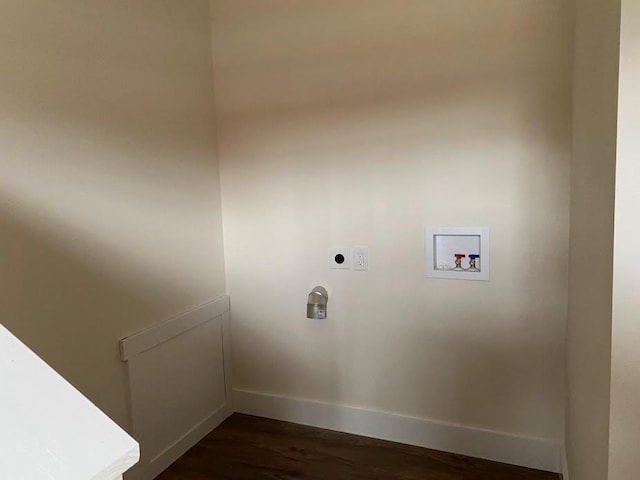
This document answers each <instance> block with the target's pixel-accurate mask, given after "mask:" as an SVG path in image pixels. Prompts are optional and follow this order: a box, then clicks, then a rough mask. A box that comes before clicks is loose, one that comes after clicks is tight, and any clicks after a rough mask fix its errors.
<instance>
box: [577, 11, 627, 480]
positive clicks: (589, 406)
mask: <svg viewBox="0 0 640 480" xmlns="http://www.w3.org/2000/svg"><path fill="white" fill-rule="evenodd" d="M576 6H577V9H576V37H575V64H574V97H573V98H574V105H573V125H574V127H573V160H572V164H571V240H570V242H571V246H570V252H571V253H570V257H571V260H570V276H569V309H568V320H567V383H568V396H567V422H566V440H565V442H566V450H567V460H568V466H569V472H570V474H571V479H572V480H603V479H605V478H607V468H608V445H609V443H608V442H609V439H608V431H609V393H610V376H611V375H610V373H611V372H610V368H611V308H612V307H611V298H612V297H611V296H612V272H613V268H612V262H613V221H614V220H613V219H614V195H615V175H616V135H617V130H616V115H617V92H618V48H619V25H620V22H619V21H620V2H619V1H610V0H578V2H577V4H576Z"/></svg>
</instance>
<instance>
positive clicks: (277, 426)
mask: <svg viewBox="0 0 640 480" xmlns="http://www.w3.org/2000/svg"><path fill="white" fill-rule="evenodd" d="M560 478H561V476H560V475H558V474H553V473H547V472H541V471H537V470H531V469H527V468H522V467H515V466H511V465H504V464H501V463H496V462H490V461H487V460H479V459H475V458H469V457H464V456H461V455H454V454H450V453H443V452H438V451H435V450H428V449H425V448H420V447H412V446H408V445H402V444H399V443H393V442H386V441H383V440H375V439H371V438H366V437H360V436H356V435H349V434H345V433H337V432H332V431H329V430H322V429H319V428H312V427H306V426H302V425H296V424H292V423H286V422H279V421H275V420H267V419H263V418H257V417H250V416H247V415H239V414H235V415H233V416H232V417H230V418H229V419H227V420H226V421H225V422H224V423H223V424H222V425H220V426H219V427H218V428H217V429H216V430H214V431H213V432H211V433H210V434H209V435H208V436H207V437H205V438H204V439H203V440H202V441H201V442H200V443H198V444H197V445H196V446H195V447H193V448H192V449H191V450H189V451H188V452H187V453H186V454H185V455H184V456H183V457H182V458H180V459H179V460H178V461H177V462H176V463H174V464H173V465H172V466H171V467H169V468H168V469H167V470H165V471H164V472H163V473H162V474H161V475H160V476H159V477H157V480H213V479H216V480H253V479H256V480H289V479H292V480H293V479H295V480H558V479H560Z"/></svg>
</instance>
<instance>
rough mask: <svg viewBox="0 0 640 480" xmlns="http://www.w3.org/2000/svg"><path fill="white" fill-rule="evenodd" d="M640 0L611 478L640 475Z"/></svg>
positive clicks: (620, 202)
mask: <svg viewBox="0 0 640 480" xmlns="http://www.w3.org/2000/svg"><path fill="white" fill-rule="evenodd" d="M639 85H640V2H638V1H637V0H623V1H622V24H621V36H620V90H619V111H618V158H617V171H616V209H615V215H616V224H615V247H614V262H613V266H614V273H613V328H612V359H611V427H610V435H611V436H610V444H609V452H610V457H609V480H626V479H628V478H637V476H638V472H640V457H639V456H638V445H640V357H639V352H640V348H639V346H640V322H638V312H639V311H640V296H639V295H638V284H639V281H638V278H639V275H640V259H639V258H638V247H639V246H640V225H638V211H640V190H639V189H638V179H640V164H639V162H638V159H639V158H640V140H639V139H638V126H639V125H640V90H638V86H639Z"/></svg>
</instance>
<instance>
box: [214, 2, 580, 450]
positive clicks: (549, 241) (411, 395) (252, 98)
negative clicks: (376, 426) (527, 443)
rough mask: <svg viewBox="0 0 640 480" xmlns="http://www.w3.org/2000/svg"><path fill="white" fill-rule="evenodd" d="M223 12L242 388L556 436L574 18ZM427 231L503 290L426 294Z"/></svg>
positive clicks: (400, 9) (394, 8)
mask: <svg viewBox="0 0 640 480" xmlns="http://www.w3.org/2000/svg"><path fill="white" fill-rule="evenodd" d="M212 7H213V11H212V13H213V18H214V59H215V60H214V63H215V67H216V103H217V112H218V123H219V149H220V161H221V179H222V180H221V181H222V191H223V219H224V235H225V258H226V264H227V281H228V288H229V293H230V294H231V298H232V310H233V329H234V331H233V335H234V368H235V379H234V380H235V384H236V387H237V388H240V389H248V390H254V391H258V392H265V393H273V394H280V395H289V396H294V397H302V398H308V399H314V400H322V401H328V402H335V403H339V404H345V405H354V406H362V407H367V408H373V409H379V410H387V411H393V412H397V413H403V414H409V415H415V416H420V417H428V418H432V419H438V420H443V421H450V422H455V423H459V424H463V425H470V426H477V427H484V428H489V429H494V430H498V431H504V432H512V433H516V434H521V435H527V436H537V437H542V438H550V439H560V438H561V437H562V431H563V428H562V426H563V410H564V409H563V398H564V368H563V364H564V363H563V362H564V344H565V339H564V331H565V322H564V320H565V311H566V296H567V291H566V282H567V253H568V251H567V250H568V249H567V245H568V221H569V219H568V212H569V159H570V148H571V143H570V136H571V125H570V117H571V89H570V82H571V69H570V65H571V54H572V53H571V47H572V40H573V39H572V30H573V29H572V27H573V3H572V2H570V1H558V0H524V1H518V2H504V1H501V0H485V1H482V2H469V1H468V0H453V1H447V2H441V1H424V0H403V1H399V2H398V1H389V0H368V1H366V2H365V1H361V0H348V1H345V0H323V1H309V2H294V1H286V0H247V1H242V2H238V1H235V0H213V1H212ZM430 224H435V225H438V224H445V225H446V224H449V225H489V226H490V227H491V229H492V242H493V243H492V246H491V249H492V281H491V282H490V283H483V282H456V281H445V280H427V279H425V278H424V271H425V268H424V253H423V250H424V227H425V226H426V225H430ZM352 245H367V246H368V247H369V249H370V271H369V272H367V273H361V272H348V271H335V270H330V269H329V268H328V264H327V252H328V250H329V248H330V247H334V246H352ZM316 284H323V285H325V286H327V287H328V288H329V290H330V294H331V298H330V303H329V318H328V320H327V321H322V322H314V321H309V320H307V319H305V303H306V297H307V293H308V291H309V290H310V288H311V287H313V286H314V285H316Z"/></svg>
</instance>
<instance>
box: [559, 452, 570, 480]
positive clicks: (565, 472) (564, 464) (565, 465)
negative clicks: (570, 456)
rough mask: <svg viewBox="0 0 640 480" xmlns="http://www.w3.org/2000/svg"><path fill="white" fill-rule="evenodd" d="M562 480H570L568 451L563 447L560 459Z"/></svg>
mask: <svg viewBox="0 0 640 480" xmlns="http://www.w3.org/2000/svg"><path fill="white" fill-rule="evenodd" d="M560 465H561V472H560V473H562V480H569V462H568V461H567V449H566V448H565V447H562V458H561V459H560Z"/></svg>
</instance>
